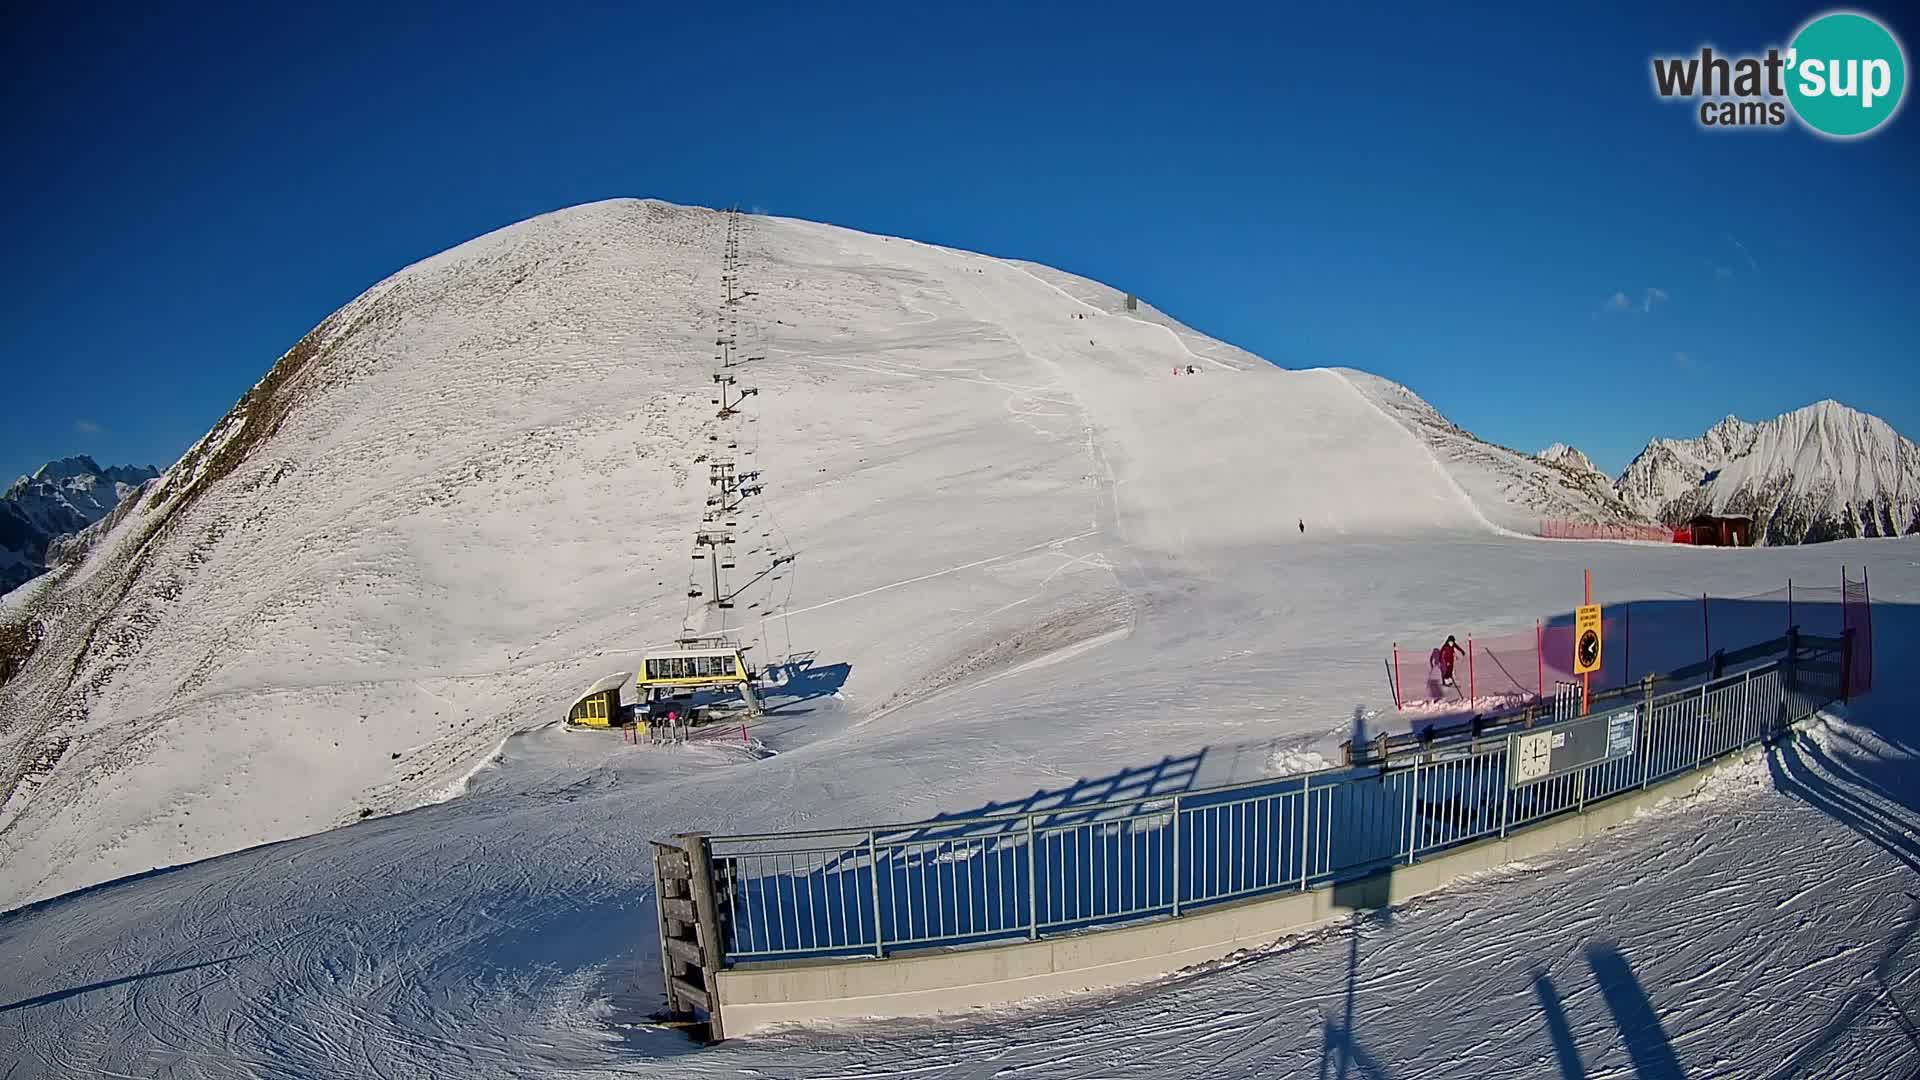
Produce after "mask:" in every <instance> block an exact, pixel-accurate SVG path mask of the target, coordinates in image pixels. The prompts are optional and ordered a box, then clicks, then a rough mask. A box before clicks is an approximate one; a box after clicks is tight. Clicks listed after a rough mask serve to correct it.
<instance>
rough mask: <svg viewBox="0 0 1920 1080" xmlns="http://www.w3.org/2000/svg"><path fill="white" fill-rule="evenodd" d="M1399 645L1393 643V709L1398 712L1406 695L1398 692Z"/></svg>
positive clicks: (1399, 683) (1399, 685)
mask: <svg viewBox="0 0 1920 1080" xmlns="http://www.w3.org/2000/svg"><path fill="white" fill-rule="evenodd" d="M1400 687H1401V682H1400V643H1399V642H1397V641H1396V642H1394V643H1393V708H1394V711H1395V712H1398V711H1399V710H1400V709H1401V708H1402V707H1403V706H1404V703H1405V699H1406V695H1404V694H1402V693H1401V692H1400Z"/></svg>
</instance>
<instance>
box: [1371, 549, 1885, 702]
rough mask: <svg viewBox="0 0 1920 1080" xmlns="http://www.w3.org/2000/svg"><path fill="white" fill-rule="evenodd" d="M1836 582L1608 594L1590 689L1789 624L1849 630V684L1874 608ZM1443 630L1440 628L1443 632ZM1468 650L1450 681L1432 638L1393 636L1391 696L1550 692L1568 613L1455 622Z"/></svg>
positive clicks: (1563, 672) (1862, 585)
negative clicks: (1742, 592) (1738, 592)
mask: <svg viewBox="0 0 1920 1080" xmlns="http://www.w3.org/2000/svg"><path fill="white" fill-rule="evenodd" d="M1843 582H1844V584H1843V585H1841V586H1807V585H1802V584H1797V583H1794V582H1791V581H1790V582H1788V583H1787V585H1786V586H1784V587H1782V588H1779V589H1773V590H1770V591H1768V592H1763V593H1755V594H1753V595H1750V596H1693V597H1684V596H1678V595H1676V596H1674V597H1672V598H1670V599H1658V600H1635V601H1632V602H1630V603H1624V604H1608V605H1605V606H1604V607H1603V608H1602V609H1601V640H1602V642H1603V646H1602V648H1601V652H1600V669H1599V670H1598V671H1596V672H1594V673H1593V681H1592V687H1593V690H1594V691H1595V692H1599V691H1601V690H1612V689H1617V688H1619V687H1622V686H1626V685H1628V684H1630V683H1633V682H1635V681H1637V680H1639V679H1640V678H1641V677H1642V676H1645V675H1649V674H1662V673H1665V672H1669V671H1675V670H1679V669H1681V668H1685V667H1688V666H1689V665H1693V664H1698V663H1700V662H1701V661H1703V660H1711V658H1712V657H1713V655H1714V654H1715V653H1717V652H1732V651H1735V650H1738V649H1742V648H1745V647H1746V646H1749V645H1753V644H1756V643H1758V642H1762V641H1768V640H1771V639H1774V638H1778V637H1781V636H1783V635H1784V634H1786V633H1787V631H1788V630H1789V629H1790V628H1793V627H1798V628H1799V630H1800V632H1801V633H1803V634H1812V635H1816V636H1820V637H1839V636H1841V635H1842V634H1843V633H1844V632H1846V631H1848V630H1851V631H1853V634H1854V653H1853V666H1852V668H1851V670H1850V672H1849V677H1850V681H1851V689H1852V692H1853V693H1865V692H1866V691H1867V690H1868V689H1870V688H1871V687H1872V685H1873V626H1872V609H1871V606H1870V604H1869V601H1868V597H1867V585H1866V580H1865V579H1864V577H1863V578H1862V579H1861V580H1860V581H1858V582H1855V581H1852V580H1850V579H1846V578H1845V577H1844V575H1843ZM1445 636H1446V635H1445V634H1440V635H1438V637H1439V638H1440V639H1442V640H1444V639H1445ZM1455 638H1456V640H1457V641H1458V642H1459V643H1460V645H1461V647H1462V648H1463V649H1465V650H1466V652H1465V654H1464V655H1461V656H1459V657H1457V658H1456V659H1455V661H1454V665H1453V685H1451V686H1449V685H1447V684H1446V683H1445V681H1444V680H1443V679H1442V673H1441V670H1440V668H1439V666H1438V665H1437V664H1436V663H1434V656H1435V653H1436V652H1437V643H1436V644H1433V645H1418V646H1414V645H1405V644H1396V645H1395V646H1394V649H1393V653H1392V655H1391V656H1390V657H1389V659H1388V661H1387V663H1388V668H1389V675H1388V677H1389V680H1390V681H1391V683H1392V689H1393V692H1394V703H1395V705H1396V706H1398V707H1400V708H1402V709H1409V708H1412V709H1418V710H1429V711H1430V710H1431V709H1433V708H1435V707H1445V708H1449V709H1454V710H1458V709H1471V710H1474V711H1492V710H1495V709H1499V708H1502V707H1507V706H1516V705H1522V704H1526V703H1527V702H1530V701H1535V700H1540V699H1544V698H1548V697H1551V696H1552V694H1553V688H1554V683H1555V682H1557V681H1569V680H1575V679H1577V678H1578V676H1576V675H1574V673H1573V640H1574V632H1573V614H1572V613H1571V612H1568V613H1565V614H1562V615H1557V616H1554V617H1552V618H1547V619H1541V620H1539V621H1538V622H1537V623H1536V626H1535V629H1534V630H1531V631H1522V632H1520V633H1517V634H1501V635H1495V636H1490V637H1481V636H1478V635H1474V634H1470V633H1459V632H1458V631H1456V632H1455Z"/></svg>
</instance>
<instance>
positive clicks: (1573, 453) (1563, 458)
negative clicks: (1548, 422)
mask: <svg viewBox="0 0 1920 1080" xmlns="http://www.w3.org/2000/svg"><path fill="white" fill-rule="evenodd" d="M1533 456H1534V457H1537V458H1539V459H1540V460H1541V461H1544V462H1547V463H1549V464H1552V465H1558V466H1560V467H1561V468H1563V469H1568V470H1571V471H1573V472H1575V473H1600V475H1601V476H1603V477H1604V476H1606V473H1604V472H1601V471H1600V467H1599V466H1597V465H1595V464H1594V463H1593V459H1592V458H1589V457H1588V456H1587V455H1585V454H1583V453H1581V452H1580V451H1579V450H1577V449H1575V448H1573V447H1571V446H1568V445H1567V444H1566V443H1554V444H1553V445H1552V446H1549V447H1547V448H1546V449H1545V450H1542V451H1540V452H1539V453H1537V454H1535V455H1533ZM1608 482H1609V483H1611V482H1612V481H1611V480H1609V481H1608Z"/></svg>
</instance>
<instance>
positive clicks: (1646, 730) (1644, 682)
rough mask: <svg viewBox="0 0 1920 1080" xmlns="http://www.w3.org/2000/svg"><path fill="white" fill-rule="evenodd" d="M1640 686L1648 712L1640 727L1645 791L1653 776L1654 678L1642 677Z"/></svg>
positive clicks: (1642, 777)
mask: <svg viewBox="0 0 1920 1080" xmlns="http://www.w3.org/2000/svg"><path fill="white" fill-rule="evenodd" d="M1640 686H1641V690H1642V693H1643V694H1644V695H1645V697H1644V699H1643V701H1644V703H1643V704H1642V705H1641V708H1643V709H1645V710H1646V712H1647V717H1646V719H1645V720H1643V721H1642V722H1641V726H1640V732H1641V736H1642V738H1641V740H1640V789H1641V790H1642V791H1644V790H1646V787H1647V784H1648V782H1649V779H1650V778H1651V777H1652V775H1653V676H1652V675H1646V676H1642V677H1641V679H1640Z"/></svg>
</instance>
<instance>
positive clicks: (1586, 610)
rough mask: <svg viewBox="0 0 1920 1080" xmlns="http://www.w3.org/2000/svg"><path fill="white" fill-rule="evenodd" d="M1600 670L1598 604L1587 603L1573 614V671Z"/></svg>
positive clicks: (1582, 672) (1584, 672)
mask: <svg viewBox="0 0 1920 1080" xmlns="http://www.w3.org/2000/svg"><path fill="white" fill-rule="evenodd" d="M1599 670H1600V605H1599V604H1588V605H1587V606H1586V607H1583V608H1579V609H1576V610H1575V612H1574V615H1573V673H1574V674H1575V675H1585V674H1587V673H1588V672H1591V671H1599Z"/></svg>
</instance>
